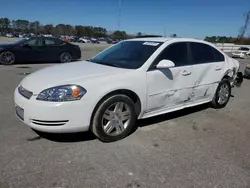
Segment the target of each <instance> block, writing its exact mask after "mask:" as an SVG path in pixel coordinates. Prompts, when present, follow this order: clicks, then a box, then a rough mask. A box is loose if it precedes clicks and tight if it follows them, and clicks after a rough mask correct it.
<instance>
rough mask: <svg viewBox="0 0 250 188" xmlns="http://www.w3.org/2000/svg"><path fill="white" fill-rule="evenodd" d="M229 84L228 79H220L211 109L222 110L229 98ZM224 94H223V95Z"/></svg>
mask: <svg viewBox="0 0 250 188" xmlns="http://www.w3.org/2000/svg"><path fill="white" fill-rule="evenodd" d="M231 89H232V88H231V84H230V82H229V80H228V79H225V78H224V79H222V81H221V82H220V83H219V85H218V87H217V89H216V92H215V95H214V98H213V100H212V102H211V107H212V108H215V109H220V108H224V107H225V106H226V105H227V103H228V101H229V99H230V97H231ZM223 93H224V94H223Z"/></svg>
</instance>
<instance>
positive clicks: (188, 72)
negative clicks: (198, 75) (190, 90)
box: [181, 70, 191, 76]
mask: <svg viewBox="0 0 250 188" xmlns="http://www.w3.org/2000/svg"><path fill="white" fill-rule="evenodd" d="M181 74H182V75H183V76H187V75H190V74H191V72H190V71H188V70H184V71H182V73H181Z"/></svg>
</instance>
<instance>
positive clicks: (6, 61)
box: [0, 51, 16, 65]
mask: <svg viewBox="0 0 250 188" xmlns="http://www.w3.org/2000/svg"><path fill="white" fill-rule="evenodd" d="M15 61H16V57H15V54H13V53H12V52H9V51H5V52H2V53H0V63H1V64H3V65H12V64H14V63H15Z"/></svg>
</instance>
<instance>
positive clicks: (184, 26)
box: [0, 0, 250, 39]
mask: <svg viewBox="0 0 250 188" xmlns="http://www.w3.org/2000/svg"><path fill="white" fill-rule="evenodd" d="M1 1H2V2H3V3H1V6H0V17H7V18H9V19H11V20H13V19H26V20H29V21H40V22H41V23H42V24H54V25H56V24H58V23H63V24H71V25H91V26H100V27H104V28H106V29H107V30H108V31H114V30H117V29H118V28H119V29H120V30H125V31H126V32H127V33H131V34H136V33H137V32H142V33H146V34H157V35H164V33H165V34H166V36H168V35H170V34H173V33H176V34H177V35H178V36H180V37H192V38H201V39H202V38H204V37H205V36H213V35H216V36H237V35H238V32H239V29H240V27H241V26H242V25H243V24H244V18H243V13H244V12H246V11H248V10H249V9H250V0H238V1H237V0H120V1H121V6H120V7H121V9H120V10H121V11H120V13H121V14H120V26H119V27H118V20H119V17H118V7H119V0H8V1H6V0H0V2H1ZM249 34H250V33H249Z"/></svg>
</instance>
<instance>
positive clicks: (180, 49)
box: [156, 42, 189, 67]
mask: <svg viewBox="0 0 250 188" xmlns="http://www.w3.org/2000/svg"><path fill="white" fill-rule="evenodd" d="M163 59H167V60H171V61H173V62H174V64H175V66H176V67H178V66H185V65H188V63H189V61H188V51H187V43H185V42H178V43H174V44H170V45H169V46H167V47H166V48H165V49H164V50H163V51H162V52H161V54H160V55H159V56H158V57H157V60H156V63H158V62H160V61H161V60H163Z"/></svg>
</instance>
